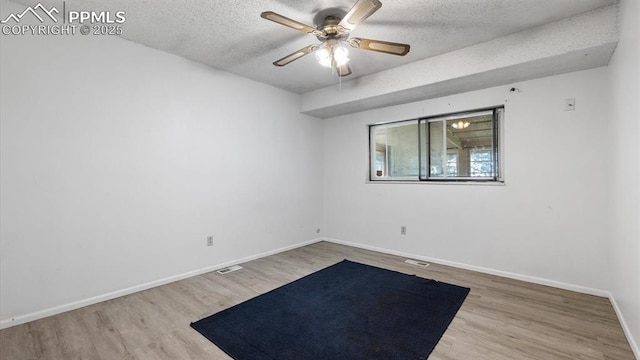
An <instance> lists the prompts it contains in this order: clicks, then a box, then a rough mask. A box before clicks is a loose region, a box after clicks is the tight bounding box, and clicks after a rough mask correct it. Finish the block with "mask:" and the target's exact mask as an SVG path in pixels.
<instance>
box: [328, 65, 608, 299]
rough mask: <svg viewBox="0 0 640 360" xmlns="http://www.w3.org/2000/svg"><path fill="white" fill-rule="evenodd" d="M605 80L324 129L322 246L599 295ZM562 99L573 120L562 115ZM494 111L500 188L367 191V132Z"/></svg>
mask: <svg viewBox="0 0 640 360" xmlns="http://www.w3.org/2000/svg"><path fill="white" fill-rule="evenodd" d="M425 71H428V69H425ZM607 75H608V72H607V69H606V68H597V69H593V70H585V71H580V72H574V73H569V74H565V75H559V76H553V77H548V78H543V79H538V80H532V81H526V82H522V83H518V84H514V86H515V87H517V88H519V89H520V90H521V92H515V93H510V92H509V91H508V89H509V88H510V86H501V87H495V88H490V89H486V90H480V91H474V92H469V93H463V94H458V95H454V96H448V97H444V98H438V99H434V100H428V101H422V102H417V103H412V104H407V105H401V106H395V107H389V108H383V109H379V110H372V111H367V112H361V113H356V114H352V115H345V116H341V117H337V118H332V119H328V120H326V122H325V124H324V147H323V148H324V171H325V173H324V209H325V211H324V229H325V231H324V235H325V236H326V237H328V238H334V239H337V240H341V241H347V242H352V243H356V244H360V245H364V246H368V247H376V248H382V249H387V250H391V251H395V252H404V253H409V254H415V255H420V256H425V257H431V258H437V259H444V260H446V261H450V262H457V263H461V264H466V265H471V266H476V267H483V268H488V269H493V270H498V271H502V272H509V273H514V274H518V275H524V276H528V277H536V278H541V279H548V280H553V281H555V282H561V283H566V284H571V285H577V286H579V287H586V288H591V289H599V290H606V289H607V288H608V286H609V284H610V283H609V280H610V278H609V276H608V274H609V271H608V269H609V262H608V259H607V256H606V253H607V246H608V245H607V242H606V241H605V240H606V239H607V237H608V234H607V205H608V204H607V179H608V177H609V176H610V174H609V170H608V162H609V158H608V149H607V144H608V142H607V137H606V134H607V132H608V126H610V124H608V122H607V119H608V118H609V115H608V98H607V90H606V89H605V88H603V87H602V86H601V85H602V84H604V83H606V81H607ZM566 98H575V99H576V110H575V111H573V112H565V111H563V105H564V99H566ZM500 104H504V105H505V122H504V126H505V129H504V130H505V138H504V145H503V148H502V149H503V151H504V153H505V168H506V171H505V178H506V185H504V186H488V185H483V186H479V185H452V184H448V185H437V184H378V183H376V184H373V183H365V179H366V173H367V166H368V160H367V159H368V133H367V127H366V125H367V124H373V123H377V122H386V121H393V120H403V119H412V118H417V117H420V116H426V115H436V114H443V113H449V112H455V111H462V110H470V109H477V108H482V107H487V106H493V105H500ZM401 225H404V226H407V235H406V236H402V235H400V226H401Z"/></svg>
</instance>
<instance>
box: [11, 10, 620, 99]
mask: <svg viewBox="0 0 640 360" xmlns="http://www.w3.org/2000/svg"><path fill="white" fill-rule="evenodd" d="M381 1H382V3H383V6H382V8H381V9H380V10H379V11H378V12H376V13H375V14H373V15H372V16H371V17H370V18H369V19H368V20H367V21H365V23H363V24H361V25H359V26H358V27H357V28H356V29H355V30H354V31H353V32H352V36H358V37H365V38H372V39H379V40H387V41H394V42H402V43H408V44H410V45H411V52H410V53H409V54H408V55H407V56H405V57H398V56H393V55H386V54H380V53H375V52H370V51H364V50H359V49H351V62H350V65H351V68H352V70H353V74H352V75H350V76H349V77H347V78H343V79H342V81H347V80H353V79H356V78H358V77H361V76H364V75H369V74H373V73H378V72H380V71H383V70H388V69H392V68H396V67H398V66H401V65H405V64H408V63H412V62H416V61H419V60H423V59H427V58H430V57H433V56H436V55H439V54H443V53H447V52H451V51H453V50H457V49H461V48H465V47H468V46H470V45H474V44H478V43H481V42H485V41H488V40H492V39H495V38H499V37H503V36H505V35H509V34H513V33H516V32H519V31H522V30H525V29H529V28H533V27H536V26H540V25H544V24H547V23H551V22H554V21H557V20H560V19H564V18H567V17H571V16H574V15H577V14H580V13H584V12H587V11H590V10H593V9H596V8H600V7H603V6H607V5H610V4H613V3H616V2H617V1H616V0H381ZM18 2H20V3H23V4H25V5H33V2H34V1H26V0H19V1H18ZM41 2H42V3H43V4H44V5H46V6H52V5H56V6H61V4H62V1H61V0H53V1H51V0H44V1H41ZM354 3H355V0H310V1H298V0H295V1H294V0H243V1H226V0H225V1H219V0H218V1H215V0H209V1H205V0H110V1H104V0H66V4H65V5H66V8H67V9H76V10H89V11H91V10H92V11H103V10H111V11H119V10H123V11H126V23H125V24H124V33H123V35H122V37H123V38H125V39H128V40H131V41H133V42H136V43H139V44H142V45H145V46H148V47H151V48H155V49H159V50H162V51H166V52H169V53H173V54H175V55H178V56H182V57H185V58H188V59H191V60H194V61H197V62H200V63H203V64H207V65H210V66H212V67H214V68H217V69H220V70H224V71H228V72H231V73H234V74H238V75H241V76H244V77H247V78H249V79H253V80H256V81H259V82H263V83H267V84H270V85H273V86H276V87H279V88H282V89H286V90H289V91H292V92H296V93H306V92H309V91H312V90H316V89H320V88H324V87H327V86H330V85H333V84H337V83H338V82H339V81H340V79H338V78H337V77H336V76H334V75H332V74H331V70H330V69H327V68H323V67H321V66H320V65H319V64H317V62H316V60H315V58H314V56H313V55H309V56H306V57H304V58H302V59H299V60H297V61H295V62H293V63H291V64H289V65H287V66H285V67H275V66H273V65H272V62H273V61H275V60H277V59H279V58H281V57H283V56H284V55H287V54H289V53H291V52H294V51H296V50H298V49H300V48H302V47H304V46H307V45H309V44H313V43H318V40H317V39H316V38H315V37H313V36H310V35H305V34H303V33H301V32H297V31H294V30H292V29H290V28H287V27H284V26H281V25H278V24H276V23H273V22H270V21H267V20H264V19H262V18H260V13H261V12H262V11H266V10H271V11H274V12H277V13H280V14H282V15H284V16H287V17H290V18H292V19H295V20H298V21H300V22H303V23H306V24H309V25H315V24H314V17H316V14H317V13H318V12H321V11H323V10H326V9H333V8H335V9H339V10H341V11H345V12H346V11H347V10H349V9H350V8H351V6H353V4H354Z"/></svg>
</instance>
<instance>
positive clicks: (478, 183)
mask: <svg viewBox="0 0 640 360" xmlns="http://www.w3.org/2000/svg"><path fill="white" fill-rule="evenodd" d="M365 183H366V184H411V185H415V184H418V185H458V186H460V185H471V186H506V185H507V184H506V183H505V182H504V181H433V180H432V181H417V180H365Z"/></svg>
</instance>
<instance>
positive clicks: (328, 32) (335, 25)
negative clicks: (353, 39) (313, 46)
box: [316, 15, 349, 41]
mask: <svg viewBox="0 0 640 360" xmlns="http://www.w3.org/2000/svg"><path fill="white" fill-rule="evenodd" d="M340 20H342V19H340V18H338V17H335V16H332V15H329V16H327V17H325V18H324V21H322V23H321V24H320V25H318V27H317V29H318V30H319V31H321V32H322V33H323V35H324V36H316V37H317V38H318V40H320V41H325V40H328V39H337V40H344V39H346V38H347V37H348V36H349V33H348V31H346V29H345V28H343V27H342V26H340V25H339V24H340Z"/></svg>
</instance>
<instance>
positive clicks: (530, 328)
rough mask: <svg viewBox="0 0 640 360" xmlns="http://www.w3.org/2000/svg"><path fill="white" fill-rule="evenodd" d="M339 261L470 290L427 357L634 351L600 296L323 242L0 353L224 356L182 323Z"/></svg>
mask: <svg viewBox="0 0 640 360" xmlns="http://www.w3.org/2000/svg"><path fill="white" fill-rule="evenodd" d="M342 259H349V260H353V261H357V262H361V263H365V264H370V265H374V266H378V267H383V268H387V269H391V270H396V271H400V272H404V273H409V274H416V275H418V276H421V277H425V278H430V279H435V280H439V281H445V282H449V283H452V284H457V285H462V286H466V287H470V288H471V292H470V293H469V296H468V297H467V299H466V301H465V303H464V304H463V305H462V308H461V309H460V311H459V312H458V314H457V316H456V318H455V319H454V320H453V322H452V323H451V325H450V326H449V329H448V330H447V332H446V333H445V334H444V336H443V337H442V339H441V340H440V342H439V343H438V345H437V346H436V348H435V350H434V352H433V353H432V354H431V356H430V357H429V359H430V360H445V359H465V360H466V359H473V360H483V359H491V360H502V359H505V360H507V359H508V360H514V359H544V360H551V359H634V355H633V353H632V351H631V349H630V347H629V344H628V343H627V341H626V339H625V336H624V334H623V332H622V328H621V326H620V324H619V322H618V320H617V318H616V316H615V313H614V310H613V308H612V306H611V304H610V303H609V300H608V299H605V298H600V297H596V296H590V295H584V294H579V293H575V292H571V291H565V290H559V289H555V288H550V287H546V286H541V285H534V284H530V283H525V282H521V281H516V280H510V279H505V278H501V277H497V276H492V275H486V274H481V273H476V272H472V271H467V270H461V269H456V268H451V267H447V266H442V265H437V264H431V265H430V266H429V267H427V268H421V267H418V266H415V265H409V264H405V263H404V260H405V259H404V258H400V257H397V256H392V255H386V254H380V253H376V252H372V251H366V250H361V249H356V248H351V247H347V246H342V245H337V244H333V243H327V242H321V243H316V244H313V245H309V246H305V247H303V248H299V249H295V250H291V251H288V252H285V253H281V254H277V255H273V256H269V257H266V258H262V259H258V260H254V261H251V262H248V263H245V264H242V266H244V269H243V270H240V271H236V272H232V273H229V274H226V275H220V274H218V273H216V272H211V273H207V274H204V275H200V276H196V277H193V278H189V279H186V280H182V281H178V282H175V283H171V284H168V285H164V286H161V287H157V288H154V289H150V290H146V291H142V292H139V293H136V294H132V295H128V296H124V297H121V298H118V299H114V300H110V301H106V302H103V303H100V304H96V305H92V306H88V307H85V308H82V309H78V310H74V311H70V312H67V313H64V314H60V315H56V316H52V317H49V318H46V319H42V320H38V321H34V322H31V323H27V324H24V325H20V326H15V327H12V328H8V329H5V330H2V331H0V359H2V360H12V359H56V360H58V359H65V360H69V359H84V360H87V359H153V360H158V359H171V360H177V359H221V360H223V359H224V360H229V359H230V357H228V356H227V355H225V354H224V353H223V352H222V351H221V350H219V349H218V348H217V347H216V346H215V345H213V344H212V343H211V342H209V341H208V340H206V339H205V338H204V337H203V336H202V335H200V334H199V333H197V332H196V331H195V330H193V329H192V328H191V327H190V326H189V324H190V323H191V322H192V321H196V320H199V319H200V318H202V317H205V316H208V315H211V314H213V313H215V312H218V311H220V310H222V309H225V308H227V307H229V306H232V305H235V304H238V303H240V302H242V301H245V300H247V299H250V298H252V297H255V296H257V295H259V294H262V293H264V292H267V291H269V290H272V289H274V288H276V287H279V286H281V285H283V284H286V283H288V282H291V281H293V280H296V279H298V278H300V277H302V276H304V275H307V274H310V273H312V272H314V271H317V270H320V269H322V268H324V267H327V266H329V265H332V264H334V263H336V262H338V261H340V260H342ZM301 360H302V359H301ZM327 360H333V359H327Z"/></svg>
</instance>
